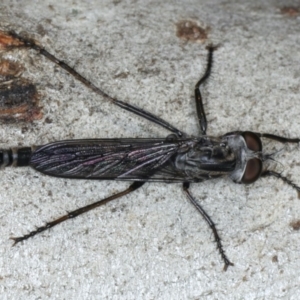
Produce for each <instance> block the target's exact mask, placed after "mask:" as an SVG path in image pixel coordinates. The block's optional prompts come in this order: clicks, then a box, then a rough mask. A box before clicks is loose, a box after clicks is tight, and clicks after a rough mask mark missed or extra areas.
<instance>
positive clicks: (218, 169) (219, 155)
mask: <svg viewBox="0 0 300 300" xmlns="http://www.w3.org/2000/svg"><path fill="white" fill-rule="evenodd" d="M187 145H188V147H187ZM174 164H175V167H176V169H178V170H181V171H183V172H184V173H185V174H186V175H187V176H188V177H192V178H194V179H201V178H203V177H204V175H205V177H207V178H209V177H210V176H214V177H215V176H221V175H225V174H230V173H231V172H232V171H234V170H235V165H236V157H235V153H234V152H233V151H232V150H231V148H230V147H228V145H227V143H224V141H223V140H222V138H215V137H209V136H204V137H200V138H197V139H193V140H192V141H191V142H189V143H185V147H184V148H182V149H180V150H179V151H178V154H176V156H175V157H174Z"/></svg>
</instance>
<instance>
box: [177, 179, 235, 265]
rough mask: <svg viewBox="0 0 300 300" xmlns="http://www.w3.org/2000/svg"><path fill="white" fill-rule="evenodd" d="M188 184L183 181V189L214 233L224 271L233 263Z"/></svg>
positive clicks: (214, 226)
mask: <svg viewBox="0 0 300 300" xmlns="http://www.w3.org/2000/svg"><path fill="white" fill-rule="evenodd" d="M189 186H190V184H189V183H188V182H185V183H184V184H183V190H184V191H185V193H186V195H187V197H188V199H189V200H190V202H191V203H192V204H193V205H194V206H195V208H196V209H197V210H198V212H199V213H200V214H201V216H202V217H203V218H204V220H205V221H206V223H207V224H208V226H209V227H210V228H211V230H212V232H213V234H214V237H215V242H216V243H217V248H218V250H219V253H220V255H221V257H222V260H223V261H224V263H225V265H224V271H226V270H227V268H228V267H229V266H233V263H232V262H231V261H230V260H229V259H228V258H227V256H226V254H225V251H224V249H223V245H222V242H221V238H220V236H219V234H218V231H217V229H216V225H215V223H214V222H213V221H212V219H211V218H210V216H209V215H208V214H207V213H206V212H205V210H204V209H203V208H202V207H201V206H200V204H199V203H198V202H197V201H196V200H195V199H194V197H193V196H192V195H191V193H190V191H189Z"/></svg>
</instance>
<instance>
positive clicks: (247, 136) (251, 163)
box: [222, 131, 263, 184]
mask: <svg viewBox="0 0 300 300" xmlns="http://www.w3.org/2000/svg"><path fill="white" fill-rule="evenodd" d="M222 140H223V141H224V143H225V144H227V146H228V147H229V148H230V149H231V151H232V152H233V153H234V154H235V157H236V165H235V169H234V171H233V172H231V174H230V178H231V179H232V180H233V181H234V182H237V183H245V184H249V183H253V182H254V181H256V180H257V179H258V178H259V177H260V175H261V172H262V167H263V155H262V143H261V140H260V138H259V136H258V135H257V134H255V133H254V132H251V131H244V132H241V131H236V132H230V133H227V134H225V135H224V136H223V137H222Z"/></svg>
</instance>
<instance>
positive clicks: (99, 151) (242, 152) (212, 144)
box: [0, 32, 300, 270]
mask: <svg viewBox="0 0 300 300" xmlns="http://www.w3.org/2000/svg"><path fill="white" fill-rule="evenodd" d="M2 34H3V33H2ZM5 34H6V35H7V37H8V38H10V39H12V40H13V42H14V43H12V44H13V45H15V44H17V46H18V47H27V48H30V49H34V50H36V51H37V52H38V53H40V54H41V55H43V56H45V57H46V58H47V59H49V60H50V61H52V62H54V63H56V64H57V65H59V66H60V67H61V68H63V69H64V70H66V71H67V72H68V73H69V74H71V75H72V76H74V77H75V78H76V79H77V80H79V81H80V82H81V83H83V84H84V85H86V86H87V87H88V88H90V89H92V90H93V91H94V92H95V93H97V94H98V95H101V96H103V97H104V98H106V99H108V100H110V101H111V102H112V103H113V104H115V105H117V106H119V107H121V108H123V109H126V110H128V111H130V112H132V113H135V114H137V115H139V116H142V117H144V118H146V119H147V120H149V121H152V122H153V123H155V124H157V125H160V126H162V127H164V128H166V129H168V130H169V131H170V132H172V134H170V135H169V136H167V137H166V138H157V139H156V138H153V139H152V138H151V139H128V138H126V139H86V140H84V139H82V140H66V141H58V142H53V143H49V144H46V145H43V146H34V147H23V148H12V149H9V150H1V151H0V165H2V167H7V166H20V167H21V166H30V167H32V168H33V169H35V170H37V171H39V172H41V173H44V174H46V175H50V176H56V177H63V178H76V179H99V180H125V181H133V183H132V184H131V185H130V186H129V187H128V188H127V189H126V190H124V191H122V192H119V193H117V194H114V195H112V196H110V197H108V198H105V199H102V200H100V201H97V202H95V203H93V204H90V205H87V206H85V207H82V208H79V209H77V210H74V211H72V212H70V213H68V214H66V215H64V216H62V217H60V218H58V219H56V220H54V221H52V222H49V223H46V224H45V225H44V226H42V227H39V228H37V229H36V230H34V231H31V232H29V233H28V234H26V235H24V236H21V237H13V238H12V239H13V240H14V243H15V244H16V243H19V242H21V241H23V240H26V239H28V238H30V237H33V236H34V235H36V234H38V233H40V232H43V231H45V230H47V229H49V228H51V227H53V226H56V225H57V224H59V223H61V222H64V221H66V220H68V219H70V218H74V217H77V216H78V215H80V214H83V213H85V212H87V211H89V210H91V209H94V208H96V207H98V206H100V205H103V204H106V203H107V202H109V201H111V200H114V199H117V198H119V197H121V196H124V195H127V194H129V193H131V192H133V191H135V190H136V189H138V188H140V187H141V186H142V185H143V184H145V183H146V182H148V181H160V182H169V183H173V182H174V183H178V182H179V183H182V184H183V190H184V192H185V194H186V196H187V198H188V199H189V201H190V202H191V203H192V204H193V205H194V207H195V208H196V209H197V210H198V212H199V213H200V214H201V215H202V217H203V218H204V220H205V221H206V222H207V224H208V225H209V226H210V228H211V230H212V232H213V235H214V238H215V242H216V244H217V248H218V251H219V253H220V255H221V258H222V260H223V261H224V264H225V266H224V269H225V270H226V269H227V267H228V266H230V265H233V264H232V263H231V261H230V260H229V259H228V258H227V256H226V254H225V252H224V249H223V246H222V243H221V238H220V236H219V234H218V232H217V229H216V226H215V224H214V222H213V221H212V219H211V218H210V217H209V215H208V214H207V213H206V212H205V210H204V209H203V208H202V206H200V204H199V203H198V202H197V201H196V200H195V198H194V197H193V196H192V195H191V193H190V191H189V186H190V184H191V183H200V182H203V181H205V180H209V179H215V178H219V177H224V176H228V177H230V178H231V179H232V180H233V181H234V182H236V183H244V184H250V183H253V182H255V181H256V180H257V179H258V178H260V177H265V176H275V177H277V178H279V179H281V180H283V181H284V182H285V183H287V184H289V185H290V186H292V187H293V188H295V189H297V190H298V191H300V187H299V186H297V185H296V184H294V183H293V182H292V181H290V180H289V179H288V178H286V177H284V176H282V175H281V174H280V173H277V172H275V171H272V170H267V169H264V168H263V163H264V162H265V161H266V160H268V159H270V158H271V154H266V153H264V152H263V147H262V141H261V138H267V139H271V140H275V141H277V142H280V143H299V141H300V139H298V138H296V139H290V138H286V137H282V136H277V135H273V134H269V133H259V132H251V131H234V132H229V133H226V134H224V135H221V136H218V137H213V136H208V135H206V130H207V120H206V116H205V111H204V108H203V101H202V97H201V93H200V86H201V85H202V84H203V83H204V82H205V81H206V80H207V79H208V78H209V76H210V74H211V69H212V64H213V53H214V51H215V49H216V47H215V46H213V45H210V46H208V47H207V50H208V56H207V66H206V70H205V73H204V75H203V76H202V77H201V79H200V80H199V81H198V82H197V84H196V85H195V102H196V111H197V115H198V119H199V125H200V130H201V135H200V136H199V137H192V136H189V135H187V134H185V133H184V132H183V131H180V130H178V129H177V128H176V127H174V126H172V125H171V124H169V123H167V122H166V121H164V120H163V119H161V118H159V117H157V116H155V115H153V114H151V113H149V112H147V111H145V110H143V109H141V108H138V107H136V106H133V105H130V104H128V103H125V102H122V101H120V100H117V99H115V98H113V97H111V96H109V95H108V94H106V93H105V92H103V91H102V90H100V89H99V88H98V87H96V86H95V85H94V84H93V83H91V82H90V81H88V80H87V79H86V78H84V77H83V76H82V75H80V74H79V73H78V72H76V71H75V70H74V69H73V68H71V67H70V66H68V65H67V64H66V63H65V62H63V61H60V60H58V59H57V58H56V57H54V56H53V55H52V54H50V53H49V52H48V51H47V50H45V49H44V48H43V47H41V46H40V45H39V44H38V43H37V42H36V41H34V40H32V39H28V38H24V37H22V36H20V35H18V34H16V33H15V32H9V33H5Z"/></svg>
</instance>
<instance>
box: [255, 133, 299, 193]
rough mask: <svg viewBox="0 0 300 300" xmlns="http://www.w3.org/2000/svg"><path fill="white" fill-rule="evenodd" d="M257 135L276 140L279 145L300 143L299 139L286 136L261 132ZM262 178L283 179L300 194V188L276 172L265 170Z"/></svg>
mask: <svg viewBox="0 0 300 300" xmlns="http://www.w3.org/2000/svg"><path fill="white" fill-rule="evenodd" d="M256 134H257V135H258V136H259V137H260V138H262V137H264V138H267V139H270V140H274V141H277V142H279V143H282V144H286V143H295V144H297V143H300V139H299V138H293V139H291V138H287V137H284V136H280V135H275V134H271V133H259V132H256ZM260 176H261V177H271V176H273V177H276V178H279V179H281V180H282V181H283V182H285V183H287V184H288V185H289V186H291V187H292V188H294V189H295V190H297V191H298V193H299V194H300V187H299V186H298V185H296V184H295V183H294V182H292V181H291V180H290V179H288V178H287V177H285V176H283V175H281V173H278V172H275V171H271V170H265V171H263V172H262V173H261V175H260Z"/></svg>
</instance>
